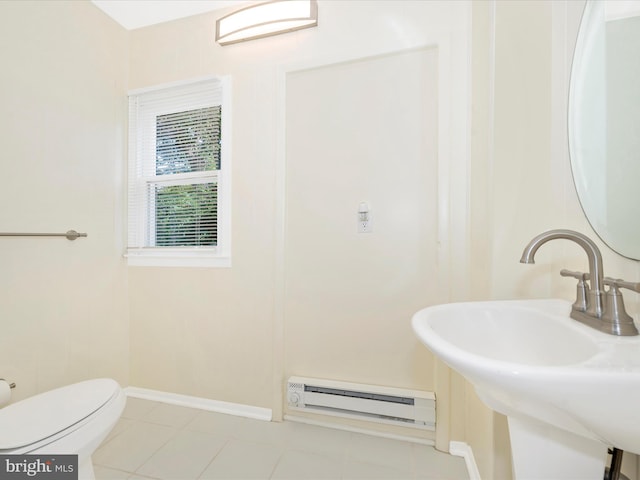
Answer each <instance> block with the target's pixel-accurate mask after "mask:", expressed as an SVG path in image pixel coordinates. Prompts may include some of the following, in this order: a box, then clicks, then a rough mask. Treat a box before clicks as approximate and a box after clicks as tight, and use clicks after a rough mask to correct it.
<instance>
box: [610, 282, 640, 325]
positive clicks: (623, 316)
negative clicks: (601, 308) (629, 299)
mask: <svg viewBox="0 0 640 480" xmlns="http://www.w3.org/2000/svg"><path fill="white" fill-rule="evenodd" d="M603 283H604V284H605V285H609V290H608V291H607V301H606V303H605V312H604V315H603V318H602V320H603V321H604V322H607V323H609V324H610V325H611V328H612V329H613V331H615V332H616V334H617V335H638V330H637V329H636V326H635V325H634V323H633V318H632V317H631V316H630V315H629V314H628V313H627V312H626V310H625V308H624V299H623V297H622V294H621V293H620V290H619V289H620V288H627V289H629V290H633V291H634V292H638V293H640V283H634V282H626V281H624V280H621V279H619V278H618V279H616V278H611V277H604V279H603Z"/></svg>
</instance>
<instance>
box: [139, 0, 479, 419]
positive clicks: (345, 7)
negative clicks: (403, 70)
mask: <svg viewBox="0 0 640 480" xmlns="http://www.w3.org/2000/svg"><path fill="white" fill-rule="evenodd" d="M466 8H467V5H466V4H465V3H462V2H412V1H408V2H394V1H391V2H386V1H376V2H344V1H323V2H322V3H321V5H320V18H319V24H320V25H319V27H318V28H314V29H309V30H303V31H300V32H296V33H293V34H288V35H282V36H277V37H273V38H267V39H263V40H260V41H256V42H247V43H244V44H238V45H232V46H228V47H220V46H219V45H217V44H215V43H214V41H213V34H214V25H215V19H216V18H217V17H218V16H221V15H222V14H223V13H224V12H218V13H215V14H205V15H198V16H194V17H190V18H187V19H183V20H179V21H175V22H170V23H167V24H162V25H157V26H153V27H148V28H143V29H139V30H136V31H133V32H132V33H131V43H130V48H131V71H130V77H129V79H130V80H129V87H130V88H139V87H145V86H150V85H156V84H161V83H165V82H170V81H175V80H184V79H189V78H193V77H197V76H202V75H211V74H231V75H232V78H233V118H234V123H233V167H232V183H233V187H232V189H233V195H232V204H233V214H232V257H233V260H232V263H233V266H232V267H231V268H230V269H213V270H204V269H202V270H200V269H161V268H140V267H135V268H133V267H132V268H130V269H129V303H130V308H131V383H132V385H136V386H139V387H146V388H152V389H158V390H165V391H172V392H177V393H182V394H187V395H198V396H203V397H207V398H213V399H217V400H224V401H231V402H238V403H244V404H249V405H255V406H261V407H267V408H272V409H274V411H275V414H276V417H277V416H278V412H279V411H280V410H281V408H282V403H281V395H282V392H281V390H282V387H283V381H284V379H285V378H286V376H287V375H289V374H293V373H295V374H298V375H312V374H316V375H322V376H329V377H333V378H342V379H348V380H351V381H360V382H363V383H380V384H387V385H389V384H390V385H396V386H400V387H415V386H423V387H428V386H430V385H429V384H430V378H431V377H432V372H431V370H432V362H431V359H430V354H429V353H428V352H426V351H424V350H421V347H420V345H418V344H417V342H416V340H415V338H414V337H413V336H412V335H411V334H410V330H409V328H408V327H409V321H410V315H411V313H412V312H413V311H414V310H416V309H417V308H419V306H421V305H423V304H424V305H426V304H427V303H428V300H426V299H428V292H427V289H428V288H429V285H428V281H427V280H426V278H425V276H426V273H425V268H423V264H424V263H426V262H428V259H427V257H424V258H423V259H422V260H420V261H419V263H420V262H421V263H420V269H419V270H418V272H419V273H416V271H414V270H413V267H412V265H411V262H410V261H409V259H408V255H409V254H410V252H414V251H416V250H417V249H418V248H419V244H420V242H421V241H423V240H424V241H425V243H426V244H428V242H432V243H433V240H432V239H429V238H428V237H427V236H425V235H426V233H425V227H424V222H423V221H422V220H420V221H418V222H415V223H413V222H411V221H410V220H409V219H406V218H404V217H402V216H403V215H406V214H418V215H421V214H422V213H423V210H424V209H423V208H422V207H420V206H418V205H416V204H415V203H414V204H411V202H414V201H417V202H419V201H421V199H422V197H421V194H420V193H419V192H418V191H415V190H414V187H413V184H412V188H411V189H410V190H409V191H412V193H411V194H410V195H406V196H404V198H405V199H406V201H407V202H408V205H407V208H406V210H405V211H404V212H394V210H393V209H394V208H396V207H397V204H395V205H394V204H392V201H393V198H394V196H395V194H398V195H402V194H403V191H402V188H403V185H400V183H401V182H404V181H405V179H406V178H407V175H408V177H409V179H410V180H411V179H413V174H414V173H416V172H417V173H419V174H420V175H422V176H424V173H425V172H424V170H420V168H424V167H423V166H418V167H416V169H414V170H413V171H412V170H405V171H404V173H403V174H402V175H404V177H401V178H400V182H398V183H397V184H396V185H389V184H385V182H384V178H385V173H386V172H384V171H383V170H382V164H381V162H382V160H380V159H376V160H375V162H376V163H375V167H374V168H375V169H376V170H377V173H375V176H374V178H375V180H374V182H373V183H375V185H371V187H370V189H369V190H365V191H362V189H361V188H360V187H361V185H360V186H358V185H356V184H355V183H354V186H353V190H351V191H350V190H349V187H348V186H347V187H345V188H344V192H345V195H342V194H341V196H339V197H336V198H335V199H334V200H335V201H337V202H338V203H340V202H343V201H344V202H345V203H343V204H341V205H339V206H337V207H336V208H334V206H335V203H336V202H335V201H334V202H332V203H331V204H330V205H331V209H332V210H331V211H330V212H327V215H328V216H327V217H326V218H324V220H323V224H322V228H323V229H324V230H325V233H326V236H325V237H323V238H322V239H316V240H313V239H306V240H304V241H303V243H305V242H307V241H311V242H312V243H311V244H309V245H305V248H311V250H313V255H314V256H315V257H314V258H313V259H312V265H308V264H305V263H303V262H304V258H302V257H301V255H303V253H302V252H301V250H299V249H298V250H289V247H288V246H287V244H286V239H285V238H284V237H282V236H281V235H282V228H283V222H282V221H281V215H282V214H283V213H286V214H287V215H288V214H289V213H292V214H293V215H294V218H295V219H296V221H295V228H296V229H297V230H296V232H299V231H303V230H305V229H306V226H305V225H315V227H318V223H315V222H314V219H313V218H312V217H308V218H304V222H307V223H298V220H299V219H300V218H301V217H304V215H303V214H300V211H299V208H300V207H304V206H305V205H306V206H308V203H305V202H306V201H307V200H305V199H309V198H310V197H309V196H308V195H309V194H311V193H313V195H315V194H316V192H318V191H317V190H314V191H313V192H307V193H306V195H307V196H301V197H300V198H298V195H299V194H300V195H301V193H300V190H301V189H302V190H304V188H305V185H306V184H305V183H304V181H302V182H298V181H297V180H294V181H295V182H296V183H295V184H290V183H289V184H288V185H287V190H288V191H287V193H286V194H285V197H284V198H283V197H282V192H283V191H284V187H283V179H284V178H285V177H287V178H288V174H289V167H290V165H289V164H285V163H284V162H283V161H282V158H283V157H282V150H281V149H283V148H285V147H284V145H286V142H287V140H286V136H284V135H283V130H284V128H285V127H284V126H285V122H286V119H284V120H282V119H281V115H282V114H283V108H284V96H286V89H285V87H284V84H285V83H286V73H285V72H292V71H294V70H296V69H301V68H315V67H320V66H323V65H328V64H334V63H339V62H343V61H357V60H359V59H363V58H368V57H372V56H378V55H384V54H388V53H390V52H398V51H406V50H411V49H414V48H418V47H425V46H429V45H435V44H436V43H437V41H438V39H441V38H443V37H444V36H445V35H446V38H447V41H452V40H456V35H457V33H455V32H460V33H461V35H462V36H464V34H465V33H464V32H465V26H466V23H465V18H466V17H465V11H466ZM354 32H358V33H357V35H354ZM400 32H401V33H400ZM457 41H458V42H460V43H461V44H462V45H464V39H463V38H462V39H457ZM448 48H450V50H449V51H447V52H446V53H447V54H450V52H451V51H453V50H455V49H456V48H459V47H458V46H451V45H448ZM460 58H461V59H462V63H464V58H465V55H464V54H463V55H461V56H460ZM437 74H438V72H437V71H435V72H434V71H432V72H431V75H437ZM333 81H334V82H335V78H334V79H333ZM429 81H431V82H433V80H429ZM436 81H439V79H437V80H436ZM447 87H449V85H447ZM433 88H435V85H434V86H433ZM336 93H337V92H336ZM430 93H434V95H437V90H436V91H435V92H430ZM309 95H310V96H313V92H310V93H309ZM391 95H393V92H392V93H391ZM388 98H391V99H393V96H390V97H388ZM432 98H434V97H432ZM387 101H389V100H388V99H387ZM403 101H405V100H403ZM443 108H444V107H443ZM281 121H282V123H279V122H281ZM346 121H347V122H348V121H349V119H346ZM351 121H353V122H357V117H354V118H353V119H352V120H351ZM315 133H317V134H319V136H320V138H321V137H322V135H323V133H324V132H322V131H318V132H315ZM459 143H460V142H457V144H459ZM436 144H437V142H436ZM339 146H340V148H342V149H345V148H346V149H349V148H351V149H352V150H353V149H354V145H353V144H352V143H351V144H350V142H348V141H347V142H346V143H343V144H340V145H339ZM418 148H421V147H418ZM430 148H437V145H431V146H430ZM443 148H444V147H443ZM342 153H343V154H344V153H346V152H342ZM412 155H413V153H412ZM346 160H347V161H348V162H350V161H351V159H348V158H347V159H346ZM288 161H289V159H288V158H287V162H288ZM357 161H360V162H365V163H366V161H367V159H359V160H358V159H353V162H354V163H352V164H351V167H349V169H347V168H346V167H347V166H348V165H344V167H345V168H342V169H341V170H338V171H337V172H336V173H337V174H338V176H337V177H332V176H331V175H329V176H328V177H329V182H330V183H329V185H327V189H328V190H327V193H329V192H331V191H332V190H335V188H334V186H337V185H338V183H344V184H348V183H349V182H354V180H357V172H356V171H355V170H354V169H353V166H354V165H360V164H358V163H357ZM397 161H402V159H393V162H397ZM411 161H412V162H414V161H415V155H414V159H412V160H411ZM332 162H337V158H335V159H333V160H332ZM393 162H391V161H390V164H389V169H390V170H389V172H390V173H391V172H393V168H392V167H393ZM283 165H284V166H283ZM328 165H329V166H332V167H333V168H335V167H336V163H329V164H328ZM411 168H413V167H411ZM345 172H348V173H347V174H345ZM325 174H326V173H325ZM434 174H437V172H434ZM338 177H339V178H338ZM293 178H295V177H293ZM416 181H417V180H416ZM418 183H419V182H418ZM317 186H318V187H320V185H317ZM292 192H293V193H292ZM318 193H319V194H320V193H321V192H318ZM313 195H312V196H313ZM412 195H413V196H412ZM346 197H348V199H346ZM354 199H357V200H354ZM298 200H301V201H302V203H300V204H298V203H297V202H298ZM315 200H318V197H317V196H316V199H315ZM390 200H391V201H390ZM360 201H370V202H372V208H373V209H374V211H373V215H374V218H375V220H374V222H377V223H376V225H377V226H376V227H375V228H379V230H377V233H374V234H371V236H370V237H368V240H367V237H365V238H357V237H356V236H355V233H353V232H354V231H355V227H356V224H355V212H356V210H357V207H358V202H360ZM279 202H282V203H279ZM285 202H286V207H284V205H285ZM293 206H297V207H298V209H297V210H296V209H294V208H292V209H291V212H289V211H288V210H289V207H293ZM426 208H427V209H429V208H434V206H433V205H431V206H427V207H426ZM283 210H286V212H284V211H283ZM295 215H297V216H295ZM394 215H396V220H395V223H394V220H393V216H394ZM317 217H318V222H319V221H320V220H321V219H322V218H323V215H321V214H318V215H317ZM401 217H402V218H403V221H400V219H401ZM388 220H390V221H391V224H393V232H394V233H393V234H392V235H387V236H384V237H383V235H382V232H383V231H384V230H385V226H387V227H388V225H389V223H386V222H387V221H388ZM344 229H346V230H348V231H349V234H346V233H343V230H344ZM400 232H409V234H408V237H407V238H406V239H405V240H404V241H405V244H402V246H401V248H402V249H405V250H406V246H407V245H410V246H411V250H406V251H404V252H400V253H398V255H399V256H401V259H400V260H398V259H394V252H391V251H388V252H385V251H382V252H377V251H375V248H376V247H375V246H372V245H371V244H370V243H371V242H380V239H381V238H385V239H384V240H383V241H382V243H381V244H380V245H378V247H383V249H388V248H390V245H391V244H393V242H395V241H397V240H398V236H400V237H401V236H402V235H401V233H400ZM351 233H353V235H351ZM332 234H333V235H332ZM393 235H396V237H394V236H393ZM328 237H333V239H334V246H336V248H335V249H334V250H333V252H334V253H335V255H333V256H332V258H331V262H332V265H334V267H335V268H333V269H328V268H323V269H318V268H309V269H306V268H305V267H306V266H311V267H313V266H314V265H315V266H316V267H317V263H318V262H323V259H324V258H326V257H325V255H326V254H327V252H326V251H325V250H324V249H325V248H326V247H327V245H326V244H325V241H326V239H327V238H328ZM347 237H348V238H347ZM367 242H369V245H368V246H366V247H363V248H362V249H358V246H357V243H360V244H363V245H364V244H365V243H367ZM283 245H284V252H282V251H280V249H282V248H283ZM299 245H300V244H299ZM306 253H307V252H305V253H304V254H305V255H306ZM354 255H355V257H354ZM398 255H396V256H398ZM367 256H369V257H370V259H371V263H370V264H369V265H367V262H368V260H367ZM307 259H308V257H307ZM289 262H291V263H289ZM313 262H315V263H313ZM285 264H286V265H288V267H287V268H289V267H290V268H291V269H293V270H287V271H286V272H285V270H284V265H285ZM359 266H364V268H365V270H364V272H365V273H364V275H365V278H362V281H361V282H360V283H358V282H356V281H355V280H356V279H357V278H360V277H359V275H358V272H357V271H356V269H357V268H358V267H359ZM292 272H295V275H294V276H291V275H290V274H291V273H292ZM371 272H375V277H373V278H371V277H370V274H371ZM385 272H387V273H391V274H392V275H393V276H395V280H396V281H394V282H391V281H388V282H385V281H383V278H382V277H384V273H385ZM336 278H339V279H342V281H346V280H347V279H354V281H353V282H350V289H351V290H350V293H351V294H349V292H346V291H344V289H343V288H342V287H343V286H344V285H342V284H336V282H335V280H336ZM389 278H390V277H389ZM414 280H415V282H414ZM285 284H286V287H285ZM304 285H306V286H309V285H314V286H318V285H325V287H324V290H323V292H322V293H324V295H322V296H318V297H317V298H316V299H315V300H313V308H310V307H309V308H307V309H305V310H304V312H302V313H303V314H302V315H300V313H301V312H300V311H295V309H293V304H294V302H296V301H299V300H301V298H302V297H301V296H300V297H298V296H297V294H298V293H300V292H298V291H297V290H295V289H296V288H298V289H299V288H302V287H304ZM341 285H342V286H341ZM408 285H411V286H410V289H411V291H410V292H399V291H398V289H402V288H404V287H407V286H408ZM289 288H292V289H293V290H288V289H289ZM422 288H424V290H425V300H424V303H421V302H420V301H419V299H418V296H419V291H420V290H421V289H422ZM438 288H441V285H438ZM285 290H286V291H287V292H290V293H293V294H294V295H295V297H296V298H294V297H292V296H291V295H289V294H285ZM318 293H320V292H318ZM285 295H288V296H286V297H285ZM336 295H338V296H341V297H342V298H346V299H347V302H348V305H347V304H345V305H344V306H345V311H344V312H342V313H341V314H339V315H336V307H337V306H338V305H337V304H336V302H334V300H335V298H336ZM398 295H400V297H399V298H401V301H398V302H397V304H396V305H394V302H393V298H394V296H398ZM369 297H371V298H373V299H374V300H372V301H370V302H369V305H367V306H366V307H365V308H364V309H363V310H362V312H357V311H356V307H357V305H356V304H357V303H358V302H361V301H365V300H366V299H367V298H369ZM408 297H411V300H410V301H407V298H408ZM381 302H382V303H381ZM381 305H382V306H384V310H383V309H381V308H380V307H381ZM346 307H348V311H347V308H346ZM402 322H403V323H402ZM394 323H398V324H401V323H402V325H404V326H403V327H402V326H399V328H398V330H395V329H394V328H393V325H394ZM372 325H376V327H377V328H371V327H372ZM317 328H322V329H323V333H322V338H323V340H322V344H320V343H318V344H317V345H315V346H314V348H313V349H312V350H309V351H308V352H306V353H305V349H306V346H309V343H310V342H311V343H313V341H314V338H313V332H314V331H316V330H315V329H317ZM398 332H401V333H398ZM390 333H391V334H393V335H396V336H397V337H398V338H400V341H399V344H398V345H393V346H391V345H390V343H389V341H388V338H387V337H388V335H389V334H390ZM347 336H348V337H353V338H354V341H357V342H358V344H360V345H366V346H367V347H366V348H367V355H368V356H369V358H368V360H366V362H363V355H362V349H361V348H354V349H350V348H346V347H347V346H346V345H345V343H346V340H347ZM356 337H357V338H356ZM285 339H286V340H285ZM316 340H317V338H316ZM321 347H324V348H325V349H326V348H331V349H332V350H331V351H332V353H331V358H327V362H326V365H324V366H319V364H318V362H319V360H318V359H319V358H320V357H321V356H322V355H321V353H320V348H321ZM285 350H286V352H285ZM301 350H302V351H301ZM374 350H375V351H377V352H378V353H377V354H378V355H379V357H377V358H375V359H374V353H373V352H374ZM398 351H401V352H402V351H405V352H406V353H404V354H399V353H398ZM307 365H312V366H311V367H309V368H306V366H307Z"/></svg>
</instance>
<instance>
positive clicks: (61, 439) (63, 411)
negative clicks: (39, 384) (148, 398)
mask: <svg viewBox="0 0 640 480" xmlns="http://www.w3.org/2000/svg"><path fill="white" fill-rule="evenodd" d="M125 403H126V397H125V395H124V392H123V391H122V388H120V385H118V383H117V382H116V381H115V380H111V379H110V378H99V379H94V380H87V381H85V382H80V383H75V384H73V385H68V386H66V387H62V388H57V389H55V390H51V391H48V392H45V393H41V394H38V395H35V396H33V397H30V398H26V399H24V400H22V401H19V402H16V403H14V404H11V405H8V406H7V407H4V408H2V409H0V454H2V455H14V454H15V455H20V454H29V455H40V454H44V455H47V454H52V455H53V454H57V455H61V454H77V455H78V478H79V480H94V479H95V475H94V473H93V465H92V463H91V455H93V452H94V451H95V450H96V448H98V446H99V445H100V443H102V441H103V440H104V439H105V438H106V436H107V435H108V434H109V432H110V431H111V429H112V428H113V427H114V426H115V424H116V422H117V421H118V419H119V418H120V415H121V414H122V410H123V409H124V405H125Z"/></svg>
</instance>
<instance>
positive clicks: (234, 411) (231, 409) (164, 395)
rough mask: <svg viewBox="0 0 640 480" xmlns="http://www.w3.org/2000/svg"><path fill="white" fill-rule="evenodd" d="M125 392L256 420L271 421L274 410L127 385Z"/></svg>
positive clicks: (149, 398) (134, 395) (143, 397)
mask: <svg viewBox="0 0 640 480" xmlns="http://www.w3.org/2000/svg"><path fill="white" fill-rule="evenodd" d="M124 393H125V394H126V395H127V397H133V398H142V399H145V400H152V401H154V402H161V403H168V404H171V405H179V406H181V407H190V408H199V409H200V410H207V411H210V412H218V413H225V414H228V415H236V416H239V417H247V418H253V419H256V420H265V421H267V422H270V421H271V418H272V415H273V412H272V411H271V409H270V408H261V407H254V406H251V405H243V404H240V403H230V402H222V401H219V400H210V399H208V398H202V397H192V396H190V395H181V394H179V393H171V392H161V391H159V390H150V389H148V388H138V387H126V388H124Z"/></svg>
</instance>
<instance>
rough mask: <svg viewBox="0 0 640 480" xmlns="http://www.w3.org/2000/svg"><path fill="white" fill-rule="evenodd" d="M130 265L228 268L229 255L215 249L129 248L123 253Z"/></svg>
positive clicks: (229, 262)
mask: <svg viewBox="0 0 640 480" xmlns="http://www.w3.org/2000/svg"><path fill="white" fill-rule="evenodd" d="M124 256H125V258H126V259H127V265H128V266H130V267H200V268H229V267H231V257H230V256H229V255H221V254H220V253H218V252H217V251H216V250H215V249H211V248H207V249H197V248H189V249H171V248H166V249H165V248H149V249H131V250H129V251H127V253H126V254H125V255H124Z"/></svg>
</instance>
